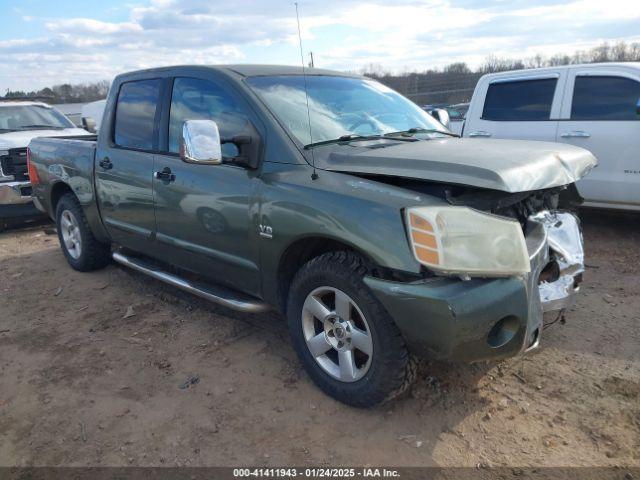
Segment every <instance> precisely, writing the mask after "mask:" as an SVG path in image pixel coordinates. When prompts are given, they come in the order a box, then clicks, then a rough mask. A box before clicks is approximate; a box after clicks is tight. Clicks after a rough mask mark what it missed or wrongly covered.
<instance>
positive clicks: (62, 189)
mask: <svg viewBox="0 0 640 480" xmlns="http://www.w3.org/2000/svg"><path fill="white" fill-rule="evenodd" d="M66 193H73V190H71V187H70V186H69V185H67V184H66V183H63V182H58V183H56V184H55V185H54V186H53V188H52V189H51V215H52V216H53V217H55V216H56V210H57V209H58V202H59V201H60V199H61V198H62V196H63V195H64V194H66Z"/></svg>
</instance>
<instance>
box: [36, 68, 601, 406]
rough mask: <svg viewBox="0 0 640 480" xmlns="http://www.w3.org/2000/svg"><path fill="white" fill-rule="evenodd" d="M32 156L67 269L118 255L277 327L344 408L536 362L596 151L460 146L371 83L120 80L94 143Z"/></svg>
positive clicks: (570, 270) (577, 243)
mask: <svg viewBox="0 0 640 480" xmlns="http://www.w3.org/2000/svg"><path fill="white" fill-rule="evenodd" d="M306 92H308V97H307V93H306ZM29 151H30V156H29V171H30V172H31V179H32V181H33V183H34V199H35V202H36V204H37V205H38V206H39V208H41V209H42V210H43V211H46V212H47V213H48V214H49V215H50V216H51V217H52V218H53V219H55V221H56V224H57V226H58V234H59V238H60V244H61V247H62V251H63V253H64V255H65V257H66V259H67V261H68V262H69V264H70V265H71V267H72V268H74V269H76V270H80V271H88V270H94V269H97V268H101V267H104V266H105V265H107V264H108V263H109V262H110V260H111V259H114V260H115V261H117V262H119V263H121V264H123V265H126V266H128V267H131V268H133V269H135V270H138V271H141V272H144V273H145V274H148V275H150V276H152V277H154V278H156V279H159V280H161V281H164V282H167V283H169V284H172V285H174V286H176V287H178V288H181V289H184V290H186V291H189V292H192V293H194V294H196V295H199V296H201V297H204V298H207V299H209V300H212V301H214V302H217V303H220V304H222V305H225V306H227V307H229V308H232V309H236V310H240V311H244V312H263V311H265V310H268V309H271V308H273V309H276V310H278V311H280V312H283V313H284V314H285V315H286V317H287V320H288V325H289V329H290V333H291V339H292V342H293V346H294V348H295V350H296V352H297V354H298V356H299V357H300V360H301V362H302V364H303V365H304V367H305V368H306V370H307V372H308V373H309V375H310V376H311V378H312V379H313V380H314V381H315V382H316V383H317V384H318V385H319V387H320V388H322V389H323V390H324V391H325V392H326V393H328V394H329V395H331V396H333V397H334V398H336V399H338V400H340V401H343V402H346V403H349V404H351V405H356V406H371V405H374V404H377V403H380V402H382V401H385V400H388V399H390V398H392V397H394V396H395V395H397V394H399V393H401V392H402V391H403V390H405V389H406V388H407V386H408V385H409V384H410V382H411V380H412V378H413V377H414V375H415V368H414V365H415V364H414V362H413V361H412V358H413V355H428V356H430V357H432V358H439V359H449V360H460V361H477V360H486V359H497V358H504V357H509V356H513V355H516V354H519V353H521V352H524V351H527V350H530V349H532V348H535V347H536V346H537V345H538V343H539V341H540V338H541V333H542V319H543V313H544V312H547V311H559V310H563V309H565V308H566V307H567V306H568V305H569V304H570V303H571V302H572V301H573V299H574V297H575V294H576V292H577V290H578V284H579V283H580V279H581V272H582V271H583V268H584V267H583V249H582V237H581V235H580V227H579V223H578V221H577V219H576V218H575V217H574V216H573V215H572V214H570V213H564V212H559V211H557V210H556V206H557V202H558V196H559V194H560V193H561V192H563V191H564V190H566V189H567V187H568V186H569V185H572V184H573V182H575V181H576V180H578V179H580V178H582V176H583V175H585V174H586V173H587V172H588V171H589V170H591V168H593V166H594V165H595V164H596V160H595V158H594V157H593V155H591V154H590V153H589V152H587V151H586V150H584V149H581V148H578V147H573V146H570V145H559V144H555V143H537V142H517V141H506V140H495V141H489V142H486V141H483V140H474V139H461V138H457V137H455V136H453V135H452V134H451V133H450V132H448V131H447V130H446V129H445V128H444V127H442V125H440V124H439V123H437V122H436V121H435V120H434V119H433V118H432V117H430V116H429V115H428V114H426V113H425V112H424V111H423V110H421V109H420V108H419V107H417V106H416V105H415V104H413V103H412V102H410V101H409V100H407V99H406V98H404V97H402V96H401V95H399V94H397V93H396V92H394V91H393V90H391V89H389V88H387V87H385V86H383V85H381V84H380V83H377V82H375V81H373V80H370V79H367V78H364V77H359V76H354V75H347V74H342V73H338V72H332V71H329V70H321V69H308V70H307V75H306V76H305V77H303V75H301V70H300V68H295V67H279V66H252V65H242V66H220V67H195V66H194V67H188V66H181V67H167V68H159V69H151V70H144V71H139V72H133V73H128V74H124V75H120V76H118V77H116V79H115V80H114V83H113V85H112V88H111V89H110V91H109V97H108V99H107V104H106V109H105V116H104V121H103V123H102V125H101V127H100V131H99V133H98V135H97V137H93V138H86V137H85V138H78V139H55V138H38V139H35V140H33V141H32V142H31V144H30V146H29Z"/></svg>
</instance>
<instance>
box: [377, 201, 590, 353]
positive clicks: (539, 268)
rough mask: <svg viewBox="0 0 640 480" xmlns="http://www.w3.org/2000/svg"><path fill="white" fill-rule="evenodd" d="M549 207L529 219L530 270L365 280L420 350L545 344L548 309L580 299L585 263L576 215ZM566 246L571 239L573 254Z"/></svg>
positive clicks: (509, 349)
mask: <svg viewBox="0 0 640 480" xmlns="http://www.w3.org/2000/svg"><path fill="white" fill-rule="evenodd" d="M548 215H549V216H548V217H547V218H542V217H541V218H535V217H532V219H531V220H530V224H529V227H528V234H527V237H526V240H527V248H528V250H529V260H530V264H531V272H530V273H529V274H527V275H525V276H522V277H510V278H496V279H472V280H468V281H462V280H459V279H453V278H445V277H435V278H432V279H427V280H424V281H420V282H414V283H397V282H390V281H386V280H381V279H378V278H373V277H366V278H365V283H366V284H367V285H368V286H369V287H370V288H371V289H372V290H373V292H374V294H375V295H376V297H377V298H378V299H379V300H380V302H381V303H382V304H383V305H384V306H385V308H386V309H387V311H388V312H389V313H390V314H391V316H392V317H393V319H394V320H395V322H396V324H397V325H398V328H399V329H400V331H401V332H402V334H403V336H404V338H405V340H406V342H407V344H408V346H409V347H410V349H411V350H412V351H413V352H414V353H416V354H418V355H422V356H429V357H431V358H437V359H444V360H460V361H479V360H488V359H497V358H505V357H510V356H513V355H517V354H518V353H520V352H523V351H525V350H528V349H531V348H534V347H536V346H537V345H538V342H539V340H540V333H541V332H542V323H543V315H544V312H547V311H552V310H561V309H564V308H567V307H568V306H569V305H571V303H572V302H573V301H574V300H575V294H576V292H577V282H578V281H579V279H580V275H581V273H582V270H583V265H582V261H583V253H582V252H583V250H582V237H581V235H579V233H580V228H579V224H578V221H577V219H576V218H575V217H574V216H573V215H571V214H568V213H553V214H548ZM558 230H562V231H561V234H559V233H558ZM576 232H577V234H578V236H577V238H576ZM563 235H564V236H565V237H566V239H565V240H562V237H563ZM567 239H572V240H575V241H572V242H569V241H568V240H567ZM558 242H560V243H558ZM554 246H555V248H554ZM559 247H565V248H564V250H565V251H564V252H563V253H564V255H565V256H566V258H565V257H563V256H561V254H560V253H558V251H557V250H556V248H559ZM576 261H578V264H574V263H572V262H576ZM550 262H557V263H558V264H559V265H560V272H559V274H558V276H557V278H553V277H550V278H549V280H550V281H548V282H542V283H541V282H540V276H541V273H542V272H543V270H544V269H545V267H547V266H548V265H549V263H550ZM545 278H546V277H545ZM549 292H551V293H552V294H553V295H551V296H548V295H547V294H548V293H549ZM545 295H547V296H545Z"/></svg>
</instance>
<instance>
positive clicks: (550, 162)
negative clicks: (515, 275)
mask: <svg viewBox="0 0 640 480" xmlns="http://www.w3.org/2000/svg"><path fill="white" fill-rule="evenodd" d="M596 165H597V160H596V158H595V157H594V156H593V155H592V154H591V153H590V152H589V151H587V150H585V149H583V148H579V147H574V146H572V145H563V144H559V143H551V142H536V141H521V140H488V139H472V138H446V139H444V138H443V139H433V140H425V141H419V142H403V143H400V144H396V145H391V146H388V147H383V148H381V147H380V146H378V148H375V147H371V146H368V147H367V146H363V144H358V143H353V144H352V146H342V147H340V148H339V149H336V150H334V151H333V152H331V154H329V155H328V156H327V157H324V158H322V159H320V161H319V162H318V167H320V168H324V169H326V170H331V171H336V172H345V173H347V172H348V173H361V174H368V175H384V176H394V177H404V178H414V179H422V180H430V181H435V182H443V183H453V184H460V185H469V186H474V187H480V188H489V189H493V190H501V191H504V192H510V193H515V192H528V191H532V190H541V189H545V188H552V187H559V186H562V185H568V184H570V183H574V182H576V181H577V180H579V179H580V178H582V177H583V176H584V175H586V174H587V173H588V172H589V171H590V170H591V169H592V168H594V167H595V166H596Z"/></svg>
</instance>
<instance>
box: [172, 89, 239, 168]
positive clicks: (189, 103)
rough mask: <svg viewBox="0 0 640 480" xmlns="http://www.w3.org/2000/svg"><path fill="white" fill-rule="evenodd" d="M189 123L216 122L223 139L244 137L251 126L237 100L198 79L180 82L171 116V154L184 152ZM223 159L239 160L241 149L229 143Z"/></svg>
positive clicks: (223, 151)
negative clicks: (182, 142)
mask: <svg viewBox="0 0 640 480" xmlns="http://www.w3.org/2000/svg"><path fill="white" fill-rule="evenodd" d="M186 120H215V122H216V123H217V124H218V129H219V130H220V137H221V138H230V137H233V136H234V135H238V134H240V133H242V132H243V130H244V128H245V126H246V124H247V122H248V119H247V115H245V114H244V113H243V112H242V109H241V108H240V106H239V105H238V103H237V102H236V101H235V99H234V98H233V97H232V96H231V95H229V94H228V93H227V92H226V91H224V90H223V89H222V88H221V87H219V86H218V85H216V84H214V83H211V82H209V81H207V80H201V79H197V78H176V79H175V80H174V81H173V92H172V94H171V111H170V113H169V151H170V152H173V153H179V152H180V138H181V136H182V125H183V124H184V122H185V121H186ZM222 155H223V156H225V157H235V156H238V155H239V152H238V147H236V146H235V145H233V144H231V143H225V144H223V145H222Z"/></svg>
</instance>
